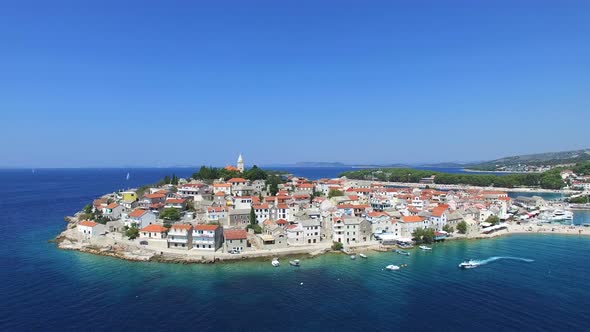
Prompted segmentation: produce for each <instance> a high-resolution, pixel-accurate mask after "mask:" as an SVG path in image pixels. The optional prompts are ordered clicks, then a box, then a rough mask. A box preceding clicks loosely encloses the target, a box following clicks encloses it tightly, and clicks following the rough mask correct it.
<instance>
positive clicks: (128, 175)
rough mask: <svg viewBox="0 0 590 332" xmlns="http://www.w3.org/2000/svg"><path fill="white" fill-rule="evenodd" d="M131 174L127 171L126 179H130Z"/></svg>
mask: <svg viewBox="0 0 590 332" xmlns="http://www.w3.org/2000/svg"><path fill="white" fill-rule="evenodd" d="M129 177H130V174H129V172H127V176H126V177H125V179H127V180H129Z"/></svg>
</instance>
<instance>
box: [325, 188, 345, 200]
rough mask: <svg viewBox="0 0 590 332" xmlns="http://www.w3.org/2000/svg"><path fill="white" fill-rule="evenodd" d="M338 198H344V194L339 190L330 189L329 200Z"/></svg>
mask: <svg viewBox="0 0 590 332" xmlns="http://www.w3.org/2000/svg"><path fill="white" fill-rule="evenodd" d="M336 196H344V193H343V192H342V191H340V190H337V189H330V191H329V192H328V198H332V197H336Z"/></svg>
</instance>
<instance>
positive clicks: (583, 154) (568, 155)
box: [464, 149, 590, 170]
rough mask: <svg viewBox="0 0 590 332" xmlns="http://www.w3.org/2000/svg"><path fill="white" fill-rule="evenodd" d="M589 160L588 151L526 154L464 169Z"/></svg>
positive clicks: (555, 163)
mask: <svg viewBox="0 0 590 332" xmlns="http://www.w3.org/2000/svg"><path fill="white" fill-rule="evenodd" d="M588 160H590V149H584V150H574V151H562V152H547V153H536V154H527V155H521V156H511V157H504V158H500V159H496V160H490V161H486V162H481V163H472V164H466V165H464V167H466V168H472V169H486V170H491V169H496V168H499V167H510V166H516V165H519V164H520V165H528V166H541V165H548V166H552V165H560V164H574V163H579V162H583V161H588Z"/></svg>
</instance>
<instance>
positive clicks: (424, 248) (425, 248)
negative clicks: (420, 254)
mask: <svg viewBox="0 0 590 332" xmlns="http://www.w3.org/2000/svg"><path fill="white" fill-rule="evenodd" d="M418 248H420V249H422V250H426V251H429V250H432V248H430V247H427V246H419V247H418Z"/></svg>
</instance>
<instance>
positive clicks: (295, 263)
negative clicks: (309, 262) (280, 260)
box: [289, 259, 300, 266]
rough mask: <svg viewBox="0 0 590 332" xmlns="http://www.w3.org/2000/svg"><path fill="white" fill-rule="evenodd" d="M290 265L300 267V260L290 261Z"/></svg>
mask: <svg viewBox="0 0 590 332" xmlns="http://www.w3.org/2000/svg"><path fill="white" fill-rule="evenodd" d="M289 264H291V266H299V265H300V263H299V260H298V259H294V260H292V261H289Z"/></svg>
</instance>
